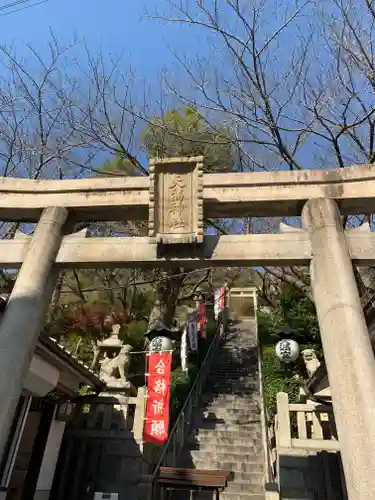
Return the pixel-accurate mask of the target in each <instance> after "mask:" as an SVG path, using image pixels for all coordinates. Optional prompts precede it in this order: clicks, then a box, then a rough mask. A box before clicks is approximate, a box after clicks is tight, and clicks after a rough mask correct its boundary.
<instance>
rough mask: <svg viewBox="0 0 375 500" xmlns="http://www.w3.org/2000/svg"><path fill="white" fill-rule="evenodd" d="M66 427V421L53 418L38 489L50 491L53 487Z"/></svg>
mask: <svg viewBox="0 0 375 500" xmlns="http://www.w3.org/2000/svg"><path fill="white" fill-rule="evenodd" d="M64 429H65V422H60V421H58V420H55V419H53V420H52V424H51V428H50V431H49V434H48V440H47V444H46V449H45V452H44V457H43V461H42V466H41V468H40V473H39V478H38V484H37V487H36V489H37V490H44V491H49V490H50V489H51V487H52V481H53V476H54V474H55V469H56V462H57V458H58V456H59V452H60V446H61V441H62V438H63V434H64Z"/></svg>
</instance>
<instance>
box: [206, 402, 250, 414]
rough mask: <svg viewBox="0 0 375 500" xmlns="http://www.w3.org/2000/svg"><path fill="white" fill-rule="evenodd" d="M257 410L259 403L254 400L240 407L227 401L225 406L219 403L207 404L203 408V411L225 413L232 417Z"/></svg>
mask: <svg viewBox="0 0 375 500" xmlns="http://www.w3.org/2000/svg"><path fill="white" fill-rule="evenodd" d="M258 412H259V404H258V403H256V402H252V403H248V404H246V405H243V406H241V407H235V406H233V405H231V403H227V406H222V405H220V404H219V403H215V404H210V405H207V407H206V408H204V413H211V414H215V415H226V416H232V417H244V416H248V415H250V414H251V413H255V414H256V413H258Z"/></svg>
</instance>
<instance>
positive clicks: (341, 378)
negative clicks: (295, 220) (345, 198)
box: [302, 198, 375, 500]
mask: <svg viewBox="0 0 375 500" xmlns="http://www.w3.org/2000/svg"><path fill="white" fill-rule="evenodd" d="M302 221H303V226H304V228H305V229H306V230H307V231H308V233H309V235H310V240H311V249H312V263H311V281H312V288H313V295H314V300H315V305H316V309H317V314H318V319H319V325H320V332H321V338H322V343H323V349H324V357H325V361H326V365H327V371H328V377H329V382H330V386H331V390H332V401H333V407H334V413H335V420H336V424H337V430H338V437H339V442H340V450H341V455H342V462H343V467H344V473H345V479H346V486H347V492H348V497H349V500H370V499H375V358H374V354H373V351H372V347H371V343H370V338H369V334H368V330H367V326H366V322H365V318H364V314H363V310H362V307H361V303H360V298H359V293H358V289H357V284H356V280H355V277H354V272H353V266H352V261H351V258H350V254H349V250H348V248H347V245H346V239H345V234H344V230H343V228H342V223H341V221H340V213H339V210H338V207H337V204H336V202H335V201H334V200H331V199H327V198H322V199H313V200H310V201H308V202H307V203H306V205H305V206H304V209H303V212H302Z"/></svg>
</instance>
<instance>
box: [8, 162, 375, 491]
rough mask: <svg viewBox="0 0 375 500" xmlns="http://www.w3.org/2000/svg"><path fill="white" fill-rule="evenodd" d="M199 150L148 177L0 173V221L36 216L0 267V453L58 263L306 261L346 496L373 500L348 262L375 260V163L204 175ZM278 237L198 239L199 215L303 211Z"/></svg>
mask: <svg viewBox="0 0 375 500" xmlns="http://www.w3.org/2000/svg"><path fill="white" fill-rule="evenodd" d="M202 166H203V158H201V157H199V158H175V159H168V160H159V161H157V160H154V161H152V162H151V164H150V176H149V177H148V178H146V177H124V178H118V177H117V178H112V179H109V178H99V179H82V180H25V179H9V178H2V179H1V180H0V192H1V195H0V219H1V220H10V221H29V222H37V227H36V230H35V232H34V234H33V235H32V236H25V235H23V236H18V237H16V238H15V239H13V240H3V241H0V266H1V267H7V268H11V269H13V268H19V267H20V271H19V274H18V278H17V281H16V284H15V286H14V289H13V292H12V294H11V297H10V300H9V303H8V306H7V308H6V311H5V313H4V316H3V318H2V321H1V325H0V456H1V455H2V453H3V450H4V446H5V443H6V440H7V436H8V433H9V429H10V425H11V422H12V418H13V415H14V411H15V407H16V404H17V401H18V398H19V395H20V392H21V389H22V382H23V378H24V376H25V373H26V372H27V370H28V367H29V364H30V360H31V357H32V354H33V351H34V348H35V344H36V342H37V338H38V336H39V333H40V330H41V327H42V324H43V317H44V313H45V311H46V308H47V306H48V303H49V300H50V298H51V295H52V291H53V288H54V284H55V281H56V275H57V272H58V270H59V269H62V268H71V267H75V268H77V267H83V268H95V267H110V266H114V267H135V266H143V267H147V266H148V267H152V268H155V267H173V266H188V267H190V268H191V267H197V268H198V267H207V266H259V265H275V266H290V265H308V264H310V263H311V272H312V287H313V293H314V298H315V303H316V307H317V311H318V318H319V324H320V330H321V336H322V342H323V348H324V354H325V359H326V364H327V369H328V374H329V379H330V384H331V389H332V399H333V404H334V410H335V418H336V423H337V428H338V433H339V440H340V448H341V453H342V460H343V466H344V472H345V477H346V482H347V490H348V495H349V498H350V500H365V499H366V500H368V499H375V426H374V422H375V360H374V355H373V352H372V348H371V343H370V339H369V335H368V331H367V327H366V324H365V319H364V316H363V312H362V308H361V304H360V299H359V294H358V290H357V287H356V281H355V277H354V272H353V267H352V264H353V263H355V264H356V265H366V266H369V265H375V234H373V233H371V232H370V230H369V226H368V225H364V226H362V227H361V228H359V229H352V230H348V231H344V230H343V228H342V224H341V221H340V216H341V215H350V214H364V213H365V214H366V213H375V171H374V168H373V167H372V166H369V165H362V166H355V167H350V168H344V169H341V170H329V171H322V170H315V171H302V172H273V173H266V172H261V173H246V174H244V173H230V174H228V173H225V174H203V172H202ZM301 213H302V226H303V229H301V230H298V229H292V228H289V227H287V226H286V227H285V226H283V228H282V229H283V233H282V234H253V235H235V236H232V235H230V236H204V235H203V217H227V218H230V217H246V216H282V215H288V216H299V215H301ZM104 220H110V221H114V220H148V221H149V236H148V237H141V238H138V237H134V238H84V237H83V235H82V234H81V233H76V234H74V235H69V234H68V232H69V227H70V228H71V227H72V223H74V222H77V221H104Z"/></svg>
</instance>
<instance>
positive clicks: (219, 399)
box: [201, 393, 260, 408]
mask: <svg viewBox="0 0 375 500" xmlns="http://www.w3.org/2000/svg"><path fill="white" fill-rule="evenodd" d="M259 402H260V395H259V394H256V393H254V394H253V395H252V396H250V397H240V396H232V395H231V394H218V395H216V396H213V395H212V394H207V393H206V394H203V395H202V399H201V404H202V405H206V406H207V407H209V406H211V405H212V406H219V407H226V406H229V405H230V406H231V407H232V408H237V407H239V408H248V407H249V406H252V405H254V404H258V405H259Z"/></svg>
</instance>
